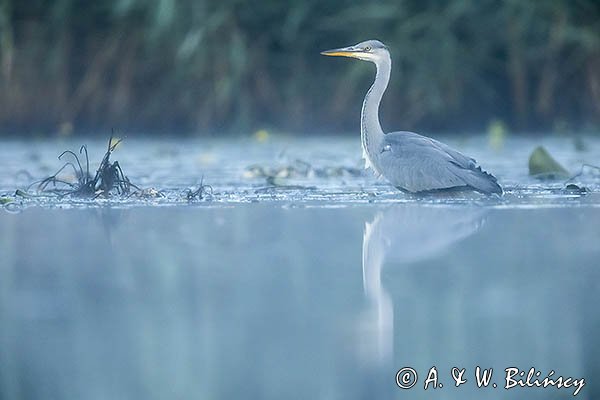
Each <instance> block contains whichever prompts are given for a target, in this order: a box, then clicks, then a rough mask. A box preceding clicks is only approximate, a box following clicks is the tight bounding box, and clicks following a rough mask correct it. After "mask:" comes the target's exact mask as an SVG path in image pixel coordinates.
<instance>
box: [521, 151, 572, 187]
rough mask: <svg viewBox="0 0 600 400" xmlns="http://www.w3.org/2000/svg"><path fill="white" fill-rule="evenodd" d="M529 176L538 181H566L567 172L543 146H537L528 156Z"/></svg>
mask: <svg viewBox="0 0 600 400" xmlns="http://www.w3.org/2000/svg"><path fill="white" fill-rule="evenodd" d="M529 175H531V176H534V177H535V178H538V179H566V178H568V177H569V172H568V171H567V170H566V169H565V168H564V167H563V166H562V165H560V164H559V163H558V161H556V160H555V159H554V158H552V156H551V155H550V153H548V151H547V150H546V149H545V148H544V147H543V146H538V147H536V148H535V150H533V152H532V153H531V155H530V156H529Z"/></svg>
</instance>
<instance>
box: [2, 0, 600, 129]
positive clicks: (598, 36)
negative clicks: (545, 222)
mask: <svg viewBox="0 0 600 400" xmlns="http://www.w3.org/2000/svg"><path fill="white" fill-rule="evenodd" d="M370 38H378V39H380V40H382V41H384V42H385V43H386V44H387V45H388V46H389V47H390V49H391V50H392V57H393V60H394V71H393V75H392V83H391V87H390V90H389V91H388V93H387V95H386V97H385V99H384V104H383V111H382V120H383V122H384V124H385V126H386V128H394V129H420V130H426V131H440V132H463V131H476V130H483V129H488V128H489V126H490V125H494V124H496V125H498V124H501V125H503V126H505V127H507V129H510V130H512V131H515V132H531V131H538V132H541V131H545V132H549V131H561V132H564V131H593V132H597V131H599V130H600V2H598V1H595V0H555V1H550V0H547V1H542V0H540V1H522V0H505V1H498V0H455V1H434V0H404V1H391V0H388V1H354V0H352V1H350V0H328V1H323V0H290V1H279V0H261V1H254V2H249V1H242V0H219V1H209V0H194V1H192V0H189V1H186V0H153V1H148V0H103V1H84V0H55V1H48V0H0V135H2V134H4V135H6V134H12V135H15V134H17V135H37V136H40V135H55V134H70V133H73V132H75V133H82V132H99V133H102V134H105V133H106V130H107V129H111V128H115V129H118V130H126V131H135V132H144V133H172V134H178V133H179V134H196V135H211V134H215V133H223V132H236V133H242V134H243V133H246V132H253V131H254V130H257V129H272V130H279V131H286V132H296V133H303V134H308V133H312V132H320V133H323V132H349V131H354V130H356V129H357V126H358V118H359V117H358V116H359V112H360V106H361V101H362V97H363V95H364V92H365V91H366V89H367V88H368V86H369V84H370V82H371V80H372V79H373V67H372V66H370V65H367V64H366V63H362V62H359V61H350V60H341V59H340V60H338V59H331V58H326V57H321V56H320V55H319V51H320V50H323V49H327V48H331V47H339V46H344V45H349V44H353V43H356V42H358V41H361V40H364V39H370Z"/></svg>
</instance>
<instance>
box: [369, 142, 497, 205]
mask: <svg viewBox="0 0 600 400" xmlns="http://www.w3.org/2000/svg"><path fill="white" fill-rule="evenodd" d="M380 158H381V164H382V167H383V168H382V169H383V171H384V173H383V175H384V176H385V177H386V178H387V179H388V180H389V181H390V182H392V184H394V185H395V186H397V187H400V188H402V189H405V190H408V191H411V192H421V191H428V190H440V189H449V188H454V187H471V188H473V189H475V190H478V191H481V192H484V193H502V189H501V188H500V186H499V185H498V183H497V182H496V178H494V177H493V176H492V175H490V174H488V173H486V172H484V171H483V170H482V169H481V167H479V166H478V165H477V162H476V161H475V160H474V159H473V158H470V157H467V156H465V155H464V154H462V153H461V152H459V151H457V150H454V149H453V148H451V147H450V146H448V145H445V144H443V143H441V142H438V141H437V140H434V139H431V138H428V137H425V136H421V135H419V134H417V133H413V132H392V133H388V134H387V135H385V139H384V144H383V151H382V153H381V155H380Z"/></svg>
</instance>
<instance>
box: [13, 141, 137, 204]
mask: <svg viewBox="0 0 600 400" xmlns="http://www.w3.org/2000/svg"><path fill="white" fill-rule="evenodd" d="M119 143H121V139H114V138H113V136H112V135H111V137H110V139H109V140H108V148H107V150H106V152H105V153H104V157H103V158H102V161H101V162H100V166H99V167H98V169H97V170H96V173H95V174H94V176H92V175H91V174H90V161H89V157H88V151H87V147H86V146H85V145H83V146H81V147H80V148H79V156H78V155H77V154H75V152H73V151H71V150H65V151H64V152H62V153H61V154H60V155H59V156H58V159H59V160H63V158H65V157H71V158H72V160H71V161H66V162H65V164H64V165H63V166H62V167H60V168H59V170H58V171H56V173H55V174H54V175H51V176H49V177H47V178H45V179H43V180H42V181H40V182H39V183H38V185H37V191H38V192H42V193H54V194H57V195H59V196H61V197H62V196H74V197H84V198H85V197H88V198H96V197H99V196H105V197H108V196H109V195H111V194H117V195H119V196H127V195H130V194H131V193H132V188H133V189H135V190H137V191H140V189H139V188H138V187H137V186H136V185H134V184H132V183H131V181H130V180H129V178H127V176H125V174H124V173H123V169H122V168H121V165H120V164H119V162H118V161H114V162H112V163H111V162H110V156H111V154H112V152H113V151H114V150H115V149H116V148H117V146H118V145H119ZM80 156H83V157H84V158H85V159H84V160H83V161H84V162H85V169H84V168H83V165H82V162H81V161H82V160H81V159H80ZM69 168H71V169H72V170H73V172H74V173H75V176H76V178H77V180H76V182H69V181H67V180H65V179H64V178H62V177H61V176H60V175H61V173H62V172H63V171H64V170H65V169H69ZM36 183H37V182H36ZM34 184H35V183H34ZM34 184H32V185H30V187H29V188H31V186H33V185H34ZM29 188H28V190H27V191H26V192H25V193H26V194H29V193H28V192H29Z"/></svg>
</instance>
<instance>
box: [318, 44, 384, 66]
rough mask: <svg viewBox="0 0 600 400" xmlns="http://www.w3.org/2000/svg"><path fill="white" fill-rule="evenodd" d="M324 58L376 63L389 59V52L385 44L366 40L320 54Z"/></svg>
mask: <svg viewBox="0 0 600 400" xmlns="http://www.w3.org/2000/svg"><path fill="white" fill-rule="evenodd" d="M321 54H322V55H324V56H332V57H351V58H358V59H359V60H364V61H371V62H377V61H379V60H381V59H383V58H384V57H389V54H390V53H389V51H388V48H387V46H386V45H385V44H383V43H381V42H380V41H379V40H366V41H364V42H360V43H358V44H355V45H353V46H348V47H342V48H339V49H332V50H326V51H322V52H321Z"/></svg>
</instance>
